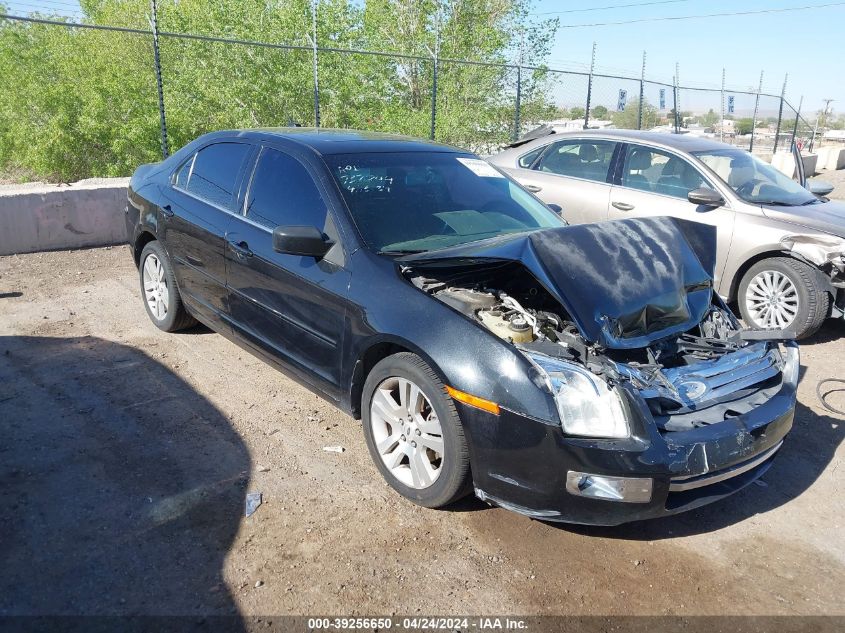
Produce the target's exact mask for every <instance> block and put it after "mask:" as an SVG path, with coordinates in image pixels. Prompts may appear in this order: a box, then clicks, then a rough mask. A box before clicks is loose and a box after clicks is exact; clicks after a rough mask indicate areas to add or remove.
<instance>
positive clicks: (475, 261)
mask: <svg viewBox="0 0 845 633" xmlns="http://www.w3.org/2000/svg"><path fill="white" fill-rule="evenodd" d="M557 211H559V209H558V210H557ZM127 229H128V232H129V241H130V243H131V245H132V246H133V253H134V257H135V261H136V264H137V265H138V269H139V282H140V285H141V292H142V294H143V297H144V305H145V307H146V311H147V313H148V315H149V316H150V318H151V319H152V321H153V323H154V324H155V325H157V326H158V327H159V328H161V329H163V330H166V331H176V330H180V329H183V328H186V327H190V326H191V325H193V324H195V323H196V322H197V321H199V322H202V323H204V324H206V325H207V326H209V327H211V328H213V329H214V330H216V331H218V332H220V333H221V334H223V335H225V336H227V337H229V338H231V339H232V340H234V341H235V342H236V343H238V344H239V345H241V346H243V347H244V348H245V349H248V350H249V351H251V352H252V353H254V354H256V355H258V356H259V357H261V358H263V359H265V360H266V361H267V362H269V363H271V364H273V365H274V366H275V367H277V368H279V369H280V370H282V371H283V372H285V373H286V374H288V375H290V376H291V377H293V378H294V379H296V380H297V381H299V382H300V383H302V384H303V385H305V386H307V387H308V388H310V389H312V390H313V391H315V392H316V393H318V394H320V395H321V396H323V397H324V398H326V399H328V400H329V401H331V402H333V403H334V404H335V405H336V406H338V407H340V408H342V409H344V410H345V411H347V412H349V413H350V414H351V415H353V416H354V417H356V418H362V419H363V431H364V437H365V440H366V443H367V446H368V448H369V451H370V454H371V455H372V458H373V461H374V463H375V465H376V467H377V468H378V470H379V471H380V472H381V473H382V475H383V476H384V478H385V479H386V480H387V482H388V483H389V484H390V485H391V486H392V487H393V488H394V489H395V490H397V491H398V492H399V493H400V494H402V495H403V496H405V497H407V498H408V499H410V500H412V501H414V502H416V503H418V504H420V505H423V506H426V507H432V508H437V507H444V506H448V505H449V504H451V503H454V502H455V501H457V500H458V499H460V498H461V497H463V496H465V495H467V494H470V493H473V492H474V494H475V495H476V496H477V497H478V498H479V499H482V500H484V501H486V502H488V503H491V504H495V505H498V506H501V507H503V508H507V509H510V510H514V511H516V512H520V513H522V514H525V515H528V516H531V517H535V518H539V519H544V520H553V521H565V522H573V523H583V524H596V525H614V524H619V523H624V522H627V521H633V520H639V519H646V518H652V517H660V516H665V515H669V514H674V513H677V512H682V511H685V510H689V509H691V508H695V507H698V506H701V505H704V504H706V503H710V502H712V501H716V500H718V499H721V498H723V497H726V496H728V495H730V494H732V493H734V492H736V491H737V490H740V489H741V488H743V487H744V486H746V485H748V484H749V483H751V482H752V481H754V480H755V479H756V478H758V477H760V476H761V475H762V474H763V473H765V472H766V470H767V469H768V468H769V467H770V466H771V464H772V461H773V460H774V459H775V456H776V454H777V452H778V451H779V450H780V449H781V446H782V444H783V442H784V439H785V437H786V435H787V434H788V432H789V430H790V428H791V426H792V419H793V414H794V408H795V397H796V386H797V382H798V368H799V358H798V348H797V345H796V344H795V343H794V342H792V340H791V338H792V337H793V333H790V332H783V331H750V330H746V329H743V328H742V327H741V326H740V324H739V323H738V322H737V320H736V319H735V318H734V316H733V314H732V313H731V311H730V310H729V309H728V307H727V306H726V305H725V304H724V303H723V302H722V300H721V299H720V298H719V296H718V295H717V294H716V293H715V292H714V284H713V268H714V254H715V243H714V240H715V235H714V232H713V229H712V227H708V226H704V225H700V224H696V223H692V222H685V221H682V220H678V219H671V218H645V219H632V220H621V221H613V222H606V223H602V224H585V225H578V226H567V225H566V223H565V221H564V220H563V219H562V218H561V217H560V216H559V214H558V213H556V211H555V210H552V209H550V208H548V207H546V206H545V205H544V204H543V203H541V202H540V201H539V200H538V199H537V198H536V197H534V196H533V195H532V194H530V193H528V192H527V191H526V190H524V189H523V188H522V187H521V186H520V185H518V184H517V183H516V182H514V181H513V180H511V179H510V178H509V177H508V176H506V175H504V174H503V173H502V172H500V171H499V170H498V169H496V168H494V167H492V166H490V165H489V164H487V163H486V162H484V161H482V160H481V159H479V158H478V157H476V156H474V155H472V154H469V153H466V152H463V151H460V150H456V149H454V148H450V147H447V146H443V145H438V144H434V143H428V142H424V141H416V140H412V139H407V138H403V137H392V136H386V135H376V134H366V133H357V132H340V131H326V130H307V129H301V128H300V129H272V130H250V131H241V132H239V131H232V132H218V133H214V134H210V135H206V136H203V137H200V138H199V139H197V140H196V141H194V142H192V143H190V144H188V145H187V146H185V147H183V148H182V149H181V150H179V151H178V152H177V153H176V154H174V155H173V156H171V157H170V158H168V159H166V160H165V161H163V162H161V163H157V164H155V165H145V166H142V167H141V168H139V169H138V170H137V171H136V173H135V175H134V176H133V178H132V181H131V183H130V188H129V204H128V206H127ZM230 370H233V371H236V369H235V368H230Z"/></svg>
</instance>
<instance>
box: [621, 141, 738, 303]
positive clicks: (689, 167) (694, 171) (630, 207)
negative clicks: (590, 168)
mask: <svg viewBox="0 0 845 633" xmlns="http://www.w3.org/2000/svg"><path fill="white" fill-rule="evenodd" d="M622 152H623V156H622V160H621V165H620V169H619V172H618V175H617V181H616V184H614V186H613V189H612V191H611V194H610V211H609V215H608V217H609V219H612V220H613V219H620V218H630V217H650V216H660V215H664V216H671V217H676V218H681V219H683V220H692V221H694V222H701V223H703V224H709V225H711V226H715V227H716V287H717V288H718V287H719V285H718V281H719V278H720V277H721V274H722V271H723V270H724V267H725V263H726V262H727V257H728V253H729V251H730V246H731V240H732V238H733V230H734V219H735V213H734V211H733V209H732V208H730V207H729V206H727V205H726V206H722V207H704V206H698V205H695V204H692V203H691V202H690V201H689V200H687V194H688V193H689V192H690V191H692V190H693V189H698V188H699V187H708V188H710V189H717V188H716V187H715V186H714V185H713V183H712V182H711V181H710V180H709V179H708V178H707V177H705V176H704V175H703V174H702V173H701V171H699V169H698V168H697V167H695V166H694V165H693V164H692V163H690V162H689V161H688V160H687V159H686V158H685V157H683V156H681V155H679V154H675V153H673V152H669V151H666V150H663V149H658V148H654V147H649V146H646V145H638V144H633V143H631V144H626V145H625V146H624V148H623V150H622ZM717 190H718V189H717Z"/></svg>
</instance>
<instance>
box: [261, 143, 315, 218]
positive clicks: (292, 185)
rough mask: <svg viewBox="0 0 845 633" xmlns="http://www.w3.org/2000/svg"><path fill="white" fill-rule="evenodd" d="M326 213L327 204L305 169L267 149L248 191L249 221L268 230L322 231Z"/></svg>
mask: <svg viewBox="0 0 845 633" xmlns="http://www.w3.org/2000/svg"><path fill="white" fill-rule="evenodd" d="M326 213H327V208H326V203H325V201H324V200H323V197H322V196H321V195H320V191H319V190H318V189H317V185H316V184H315V183H314V179H313V178H311V175H310V174H309V173H308V170H307V169H306V168H305V166H304V165H303V164H302V163H300V162H299V161H298V160H296V159H295V158H293V157H292V156H289V155H288V154H285V153H284V152H280V151H278V150H275V149H272V148H269V147H265V148H264V149H263V150H262V152H261V156H259V158H258V166H257V167H256V168H255V174H254V175H253V177H252V185H251V186H250V188H249V196H248V197H247V207H246V217H248V218H249V219H250V220H252V221H253V222H257V223H258V224H260V225H262V226H265V227H267V228H268V229H274V228H276V227H277V226H281V225H283V224H284V225H288V226H316V227H317V228H318V229H323V228H324V226H325V224H326Z"/></svg>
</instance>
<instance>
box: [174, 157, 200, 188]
mask: <svg viewBox="0 0 845 633" xmlns="http://www.w3.org/2000/svg"><path fill="white" fill-rule="evenodd" d="M195 156H196V154H193V155H192V156H191V157H190V158H189V159H188V160H186V161H185V162H184V163H182V166H181V167H180V168H179V171H177V172H176V175H175V176H174V177H173V184H174V185H176V186H177V187H181V188H182V189H185V188H186V187H187V186H188V176H190V175H191V166H192V165H193V164H194V157H195Z"/></svg>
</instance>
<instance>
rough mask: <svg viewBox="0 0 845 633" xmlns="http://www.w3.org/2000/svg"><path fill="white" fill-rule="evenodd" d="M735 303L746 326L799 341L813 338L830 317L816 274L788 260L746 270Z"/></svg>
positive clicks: (770, 261) (826, 297) (767, 261)
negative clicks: (783, 333) (789, 335)
mask: <svg viewBox="0 0 845 633" xmlns="http://www.w3.org/2000/svg"><path fill="white" fill-rule="evenodd" d="M737 303H738V304H739V311H740V313H741V314H742V318H743V320H744V321H745V322H746V323H747V324H748V325H749V326H752V327H755V328H759V329H786V330H794V331H795V333H796V336H797V338H799V339H800V338H806V337H808V336H811V335H813V334H815V333H816V332H817V331H818V329H819V328H820V327H821V326H822V324H823V323H824V322H825V319H827V317H828V315H829V314H830V294H829V293H828V292H827V290H826V289H825V288H824V287H822V286H821V285H820V283H819V280H818V277H817V271H816V270H815V269H814V268H813V267H812V266H810V265H808V264H805V263H804V262H802V261H798V260H797V259H792V258H790V257H773V258H771V259H764V260H762V261H759V262H757V263H756V264H754V265H753V266H752V267H751V268H749V269H748V272H746V273H745V275H744V276H743V278H742V281H740V283H739V288H738V291H737Z"/></svg>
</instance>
